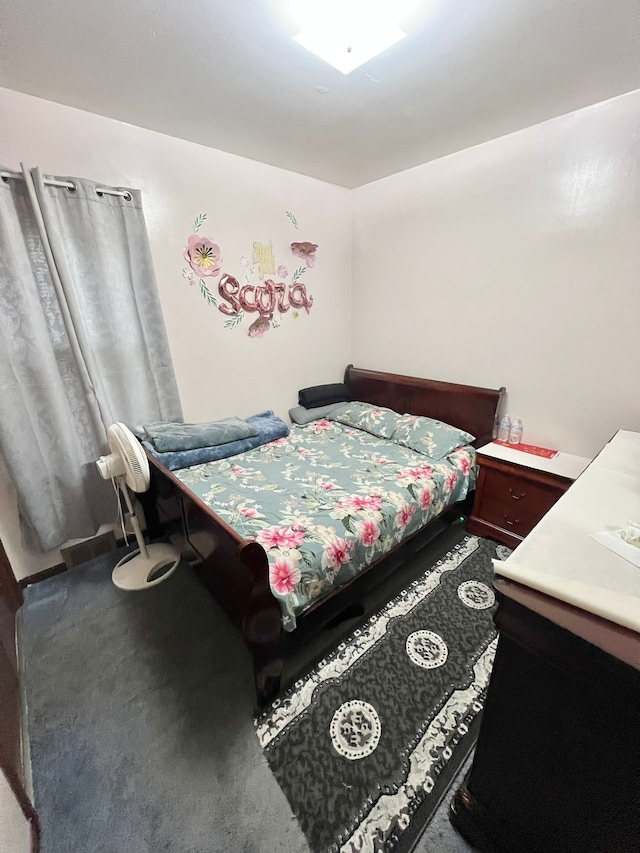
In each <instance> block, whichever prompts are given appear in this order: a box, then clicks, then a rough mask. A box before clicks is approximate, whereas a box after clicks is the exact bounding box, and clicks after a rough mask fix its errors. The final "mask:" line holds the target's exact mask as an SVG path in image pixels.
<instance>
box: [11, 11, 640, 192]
mask: <svg viewBox="0 0 640 853" xmlns="http://www.w3.org/2000/svg"><path fill="white" fill-rule="evenodd" d="M283 5H284V4H283V3H282V2H280V0H109V2H98V0H56V2H47V3H44V2H42V0H20V2H15V0H0V85H2V86H6V87H7V88H11V89H16V90H18V91H21V92H27V93H29V94H32V95H37V96H38V97H41V98H47V99H49V100H51V101H57V102H59V103H62V104H68V105H70V106H73V107H79V108H80V109H84V110H88V111H90V112H94V113H99V114H101V115H105V116H110V117H111V118H115V119H119V120H121V121H126V122H129V123H131V124H136V125H140V126H142V127H147V128H152V129H153V130H158V131H161V132H163V133H167V134H170V135H172V136H177V137H181V138H183V139H189V140H192V141H193V142H199V143H202V144H203V145H208V146H211V147H213V148H219V149H222V150H223V151H230V152H233V153H235V154H239V155H241V156H243V157H250V158H252V159H254V160H260V161H262V162H265V163H271V164H273V165H275V166H282V167H284V168H286V169H291V170H293V171H296V172H301V173H303V174H305V175H312V176H314V177H316V178H320V179H322V180H325V181H330V182H332V183H336V184H341V185H343V186H346V187H355V186H359V185H361V184H364V183H368V182H369V181H373V180H376V179H378V178H381V177H384V176H386V175H389V174H393V173H395V172H399V171H401V170H403V169H407V168H410V167H411V166H415V165H418V164H419V163H424V162H426V161H428V160H432V159H435V158H437V157H441V156H443V155H446V154H449V153H451V152H454V151H459V150H461V149H463V148H468V147H470V146H472V145H476V144H478V143H481V142H484V141H486V140H488V139H493V138H495V137H497V136H502V135H503V134H506V133H510V132H511V131H514V130H519V129H521V128H523V127H528V126H530V125H532V124H536V123H537V122H540V121H544V120H545V119H548V118H552V117H554V116H557V115H562V114H563V113H566V112H570V111H571V110H574V109H578V108H580V107H584V106H587V105H589V104H593V103H597V102H598V101H602V100H605V99H607V98H610V97H613V96H615V95H618V94H621V93H623V92H628V91H630V90H632V89H636V88H638V87H640V15H639V9H640V3H639V0H425V2H424V4H423V9H422V11H420V12H418V13H416V14H415V15H414V16H413V18H412V19H411V20H410V21H409V22H408V23H407V25H406V26H405V29H406V31H407V33H408V37H407V38H405V39H404V40H403V41H402V42H400V43H398V44H397V45H395V46H394V47H392V48H390V49H389V50H388V51H387V52H386V53H384V54H382V55H381V56H379V57H377V58H376V59H373V60H370V61H369V62H367V63H366V64H365V65H364V66H362V68H361V69H359V70H356V71H354V72H352V73H351V74H350V75H348V76H344V75H342V74H341V73H340V72H339V71H335V70H334V69H333V68H331V67H330V66H329V65H327V64H325V63H324V62H322V61H321V60H320V59H317V58H316V57H315V56H313V55H312V54H309V53H307V52H306V51H305V50H304V49H303V48H302V47H300V46H299V45H298V44H296V43H295V42H293V41H292V40H291V36H292V35H293V34H295V33H296V32H297V29H296V27H295V25H294V24H293V22H292V21H291V20H290V19H289V18H288V17H287V15H286V14H285V12H284V11H283Z"/></svg>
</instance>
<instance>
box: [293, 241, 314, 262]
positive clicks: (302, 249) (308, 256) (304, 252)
mask: <svg viewBox="0 0 640 853" xmlns="http://www.w3.org/2000/svg"><path fill="white" fill-rule="evenodd" d="M317 248H318V245H317V243H292V244H291V251H292V252H293V254H294V255H295V256H296V257H297V258H302V260H303V261H304V262H305V263H306V265H307V266H308V267H312V266H313V265H314V264H315V262H316V249H317Z"/></svg>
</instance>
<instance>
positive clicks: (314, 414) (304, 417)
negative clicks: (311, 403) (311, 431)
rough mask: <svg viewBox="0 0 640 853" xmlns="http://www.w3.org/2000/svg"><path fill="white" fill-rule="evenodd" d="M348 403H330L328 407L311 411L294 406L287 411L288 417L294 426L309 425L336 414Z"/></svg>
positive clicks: (318, 407) (319, 407)
mask: <svg viewBox="0 0 640 853" xmlns="http://www.w3.org/2000/svg"><path fill="white" fill-rule="evenodd" d="M346 405H348V403H330V404H329V405H328V406H315V407H314V408H313V409H305V407H304V406H294V408H293V409H289V417H290V418H291V420H292V421H293V423H294V424H310V423H311V421H317V420H318V419H319V418H326V417H327V416H328V415H331V414H333V413H334V412H338V411H339V410H340V409H342V408H344V406H346Z"/></svg>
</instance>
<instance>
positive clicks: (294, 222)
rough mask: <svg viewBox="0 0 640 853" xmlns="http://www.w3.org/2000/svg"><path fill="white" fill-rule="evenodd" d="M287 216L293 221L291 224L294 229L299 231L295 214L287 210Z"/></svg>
mask: <svg viewBox="0 0 640 853" xmlns="http://www.w3.org/2000/svg"><path fill="white" fill-rule="evenodd" d="M286 214H287V216H288V217H289V219H290V220H291V224H292V225H293V227H294V228H295V229H296V231H297V230H298V220H297V219H296V217H295V216H294V214H293V213H292V212H291V211H290V210H287V211H286Z"/></svg>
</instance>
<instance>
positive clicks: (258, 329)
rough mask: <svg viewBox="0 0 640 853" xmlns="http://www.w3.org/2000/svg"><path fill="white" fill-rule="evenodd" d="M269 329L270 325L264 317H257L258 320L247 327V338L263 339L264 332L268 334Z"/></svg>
mask: <svg viewBox="0 0 640 853" xmlns="http://www.w3.org/2000/svg"><path fill="white" fill-rule="evenodd" d="M270 328H271V323H270V322H269V321H268V320H267V318H266V317H258V319H257V320H254V321H253V323H252V324H251V325H250V326H249V337H250V338H264V335H265V332H268V331H269V329H270Z"/></svg>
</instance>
